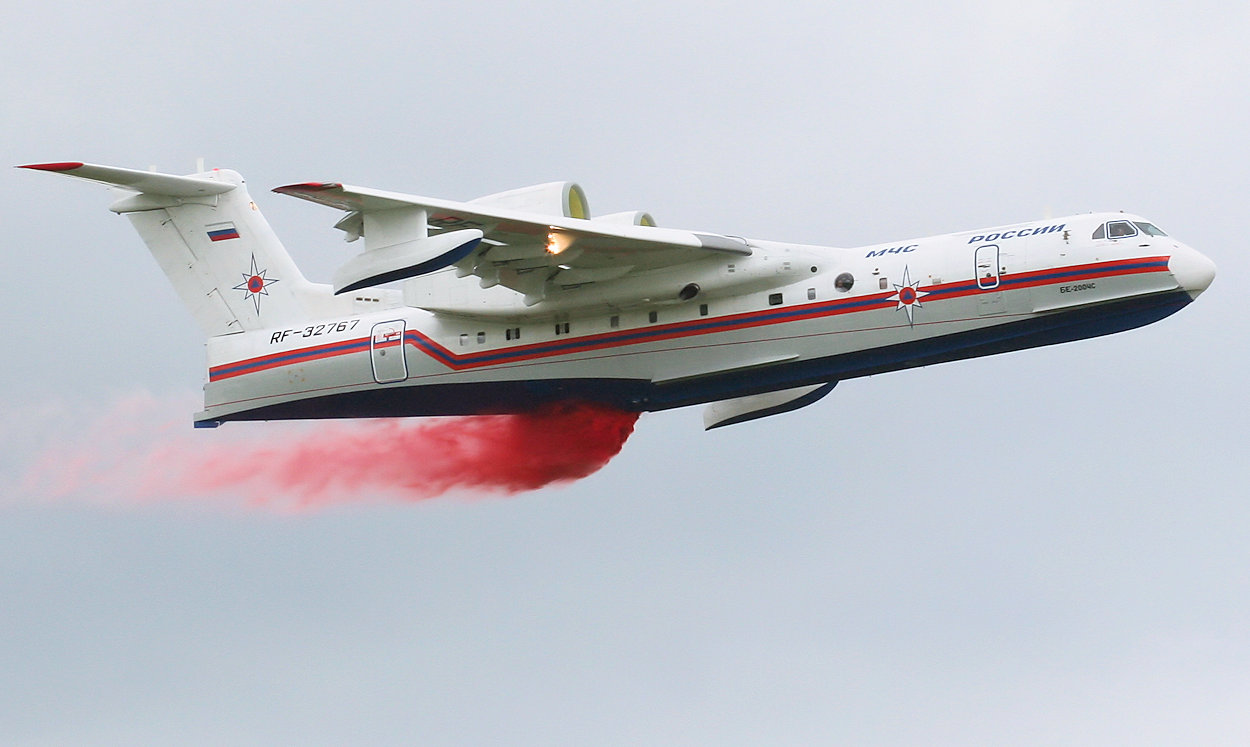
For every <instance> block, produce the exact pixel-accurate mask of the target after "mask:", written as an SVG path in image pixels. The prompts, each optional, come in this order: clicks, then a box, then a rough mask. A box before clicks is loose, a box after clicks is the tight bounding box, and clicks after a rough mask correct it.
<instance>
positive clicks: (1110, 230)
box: [1107, 220, 1137, 239]
mask: <svg viewBox="0 0 1250 747" xmlns="http://www.w3.org/2000/svg"><path fill="white" fill-rule="evenodd" d="M1136 235H1137V229H1136V228H1134V227H1133V224H1132V223H1129V222H1128V221H1126V220H1117V221H1112V222H1111V223H1108V224H1107V238H1109V239H1127V238H1128V237H1130V236H1136Z"/></svg>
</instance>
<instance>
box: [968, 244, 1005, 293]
mask: <svg viewBox="0 0 1250 747" xmlns="http://www.w3.org/2000/svg"><path fill="white" fill-rule="evenodd" d="M998 262H999V258H998V244H985V245H983V246H978V247H977V251H976V255H975V256H974V257H973V263H972V267H973V269H972V271H973V273H975V276H976V279H977V287H978V288H980V289H981V290H993V289H994V288H997V287H998V284H999V280H1000V274H999V265H998Z"/></svg>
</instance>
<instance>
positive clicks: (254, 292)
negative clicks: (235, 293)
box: [234, 254, 278, 316]
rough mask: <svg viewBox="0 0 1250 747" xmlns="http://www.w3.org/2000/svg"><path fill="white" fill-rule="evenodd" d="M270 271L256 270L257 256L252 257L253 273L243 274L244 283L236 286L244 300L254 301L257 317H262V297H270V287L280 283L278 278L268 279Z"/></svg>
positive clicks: (235, 288)
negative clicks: (241, 292) (266, 274)
mask: <svg viewBox="0 0 1250 747" xmlns="http://www.w3.org/2000/svg"><path fill="white" fill-rule="evenodd" d="M267 272H269V270H258V269H256V255H255V254H253V255H252V271H251V272H245V273H243V282H242V283H239V284H238V285H236V286H234V290H241V291H243V298H244V299H248V298H250V299H252V303H254V304H256V316H260V297H261V296H262V295H265V296H267V295H269V290H268V289H269V286H271V285H273V284H274V283H276V282H278V279H277V278H267V277H265V273H267Z"/></svg>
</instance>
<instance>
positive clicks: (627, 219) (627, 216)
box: [595, 210, 655, 226]
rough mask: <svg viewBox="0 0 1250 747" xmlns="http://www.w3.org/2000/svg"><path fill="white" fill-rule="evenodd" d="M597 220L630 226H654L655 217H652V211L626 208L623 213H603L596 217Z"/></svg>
mask: <svg viewBox="0 0 1250 747" xmlns="http://www.w3.org/2000/svg"><path fill="white" fill-rule="evenodd" d="M595 220H597V221H602V222H604V223H618V224H620V223H624V224H625V225H629V226H654V225H655V218H652V217H651V213H645V212H643V211H641V210H626V211H625V212H623V213H611V214H609V215H601V216H599V217H598V218H595Z"/></svg>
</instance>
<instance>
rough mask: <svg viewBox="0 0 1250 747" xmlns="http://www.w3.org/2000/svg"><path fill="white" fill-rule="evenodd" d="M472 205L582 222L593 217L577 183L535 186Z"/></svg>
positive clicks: (505, 193) (473, 201) (583, 193)
mask: <svg viewBox="0 0 1250 747" xmlns="http://www.w3.org/2000/svg"><path fill="white" fill-rule="evenodd" d="M470 202H472V203H474V204H477V205H490V206H491V207H495V208H502V209H504V210H516V211H519V212H525V213H538V214H540V215H561V216H564V217H565V218H583V219H585V218H589V217H590V206H589V204H588V203H587V202H586V193H585V192H583V191H582V188H581V187H580V186H578V185H577V184H575V183H574V182H548V183H547V184H535V185H534V186H532V187H521V188H520V189H511V190H508V191H507V192H497V193H495V194H493V195H486V196H485V197H479V198H477V199H476V200H471V201H470Z"/></svg>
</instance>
